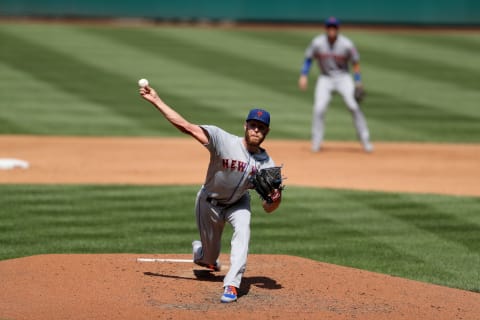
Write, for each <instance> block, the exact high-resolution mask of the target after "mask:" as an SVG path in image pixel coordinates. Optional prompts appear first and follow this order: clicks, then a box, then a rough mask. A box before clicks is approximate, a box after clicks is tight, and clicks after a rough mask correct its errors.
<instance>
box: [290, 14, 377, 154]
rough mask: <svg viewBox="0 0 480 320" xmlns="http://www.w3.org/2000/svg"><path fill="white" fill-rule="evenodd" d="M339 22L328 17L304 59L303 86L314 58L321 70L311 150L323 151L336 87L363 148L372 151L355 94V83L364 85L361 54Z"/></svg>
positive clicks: (306, 85) (316, 91)
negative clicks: (345, 34)
mask: <svg viewBox="0 0 480 320" xmlns="http://www.w3.org/2000/svg"><path fill="white" fill-rule="evenodd" d="M339 26H340V23H339V21H338V19H337V18H335V17H330V18H328V19H327V20H326V21H325V29H326V33H325V34H322V35H318V36H316V37H315V38H314V39H313V40H312V42H311V43H310V45H309V46H308V48H307V49H306V51H305V61H304V64H303V68H302V71H301V75H300V78H299V80H298V86H299V88H300V90H302V91H305V90H306V89H307V87H308V73H309V71H310V67H311V65H312V60H313V59H316V60H317V63H318V66H319V68H320V72H321V74H320V76H319V77H318V80H317V84H316V87H315V96H314V105H313V120H312V151H313V152H318V151H320V148H321V145H322V142H323V137H324V132H325V112H326V110H327V108H328V104H329V102H330V100H331V97H332V92H333V91H337V92H338V93H339V94H340V95H341V96H342V97H343V100H344V101H345V104H346V105H347V107H348V109H349V110H350V111H351V112H352V116H353V121H354V123H355V128H356V130H357V135H358V138H359V139H360V141H361V142H362V144H363V148H364V150H365V151H366V152H372V151H373V145H372V144H371V142H370V134H369V131H368V126H367V121H366V119H365V116H364V115H363V113H362V111H361V110H360V105H359V104H358V102H357V101H356V100H355V96H354V91H355V86H363V85H362V82H361V76H360V63H359V61H360V55H359V54H358V51H357V49H356V48H355V45H354V44H353V42H352V41H351V40H350V39H348V38H347V37H345V36H343V35H341V34H340V33H339V31H338V30H339ZM350 62H351V63H352V68H353V72H354V74H353V79H352V76H351V75H350V71H349V63H350ZM353 80H355V83H354V81H353Z"/></svg>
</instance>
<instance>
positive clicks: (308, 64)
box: [302, 58, 312, 76]
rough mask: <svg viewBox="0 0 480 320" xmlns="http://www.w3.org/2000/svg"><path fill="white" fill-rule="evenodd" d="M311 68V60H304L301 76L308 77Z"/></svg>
mask: <svg viewBox="0 0 480 320" xmlns="http://www.w3.org/2000/svg"><path fill="white" fill-rule="evenodd" d="M311 66H312V58H305V61H304V62H303V67H302V74H303V75H305V76H306V75H308V72H309V71H310V67H311Z"/></svg>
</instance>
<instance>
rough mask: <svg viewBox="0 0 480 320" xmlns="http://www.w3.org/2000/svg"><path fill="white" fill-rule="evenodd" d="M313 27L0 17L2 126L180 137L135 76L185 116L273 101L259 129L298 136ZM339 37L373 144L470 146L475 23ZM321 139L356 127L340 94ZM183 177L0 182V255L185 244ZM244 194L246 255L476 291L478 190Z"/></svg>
mask: <svg viewBox="0 0 480 320" xmlns="http://www.w3.org/2000/svg"><path fill="white" fill-rule="evenodd" d="M318 32H321V30H318ZM315 34H317V31H315V30H285V29H282V30H278V31H275V30H270V31H267V30H262V31H259V30H257V31H254V30H244V29H243V30H240V29H214V28H192V27H182V28H175V27H111V26H110V27H109V26H80V25H60V24H58V25H55V24H44V25H42V24H15V23H4V24H0V43H1V49H0V99H1V101H0V134H32V135H79V136H87V135H88V136H180V135H181V134H180V133H179V132H177V131H176V130H175V129H173V128H172V127H171V126H170V125H169V124H168V123H167V122H166V121H164V120H163V119H162V118H161V116H160V115H157V113H156V111H155V110H153V108H152V107H151V106H150V105H149V104H148V103H146V102H144V101H142V100H141V99H140V98H139V97H138V92H137V91H138V89H137V84H136V82H137V80H138V79H139V78H142V77H145V78H148V79H149V80H150V83H151V84H152V85H153V86H154V87H156V88H157V89H158V91H159V92H160V93H161V94H162V95H163V96H164V98H165V100H166V101H167V102H168V103H169V104H171V105H173V106H175V107H176V108H177V110H179V111H180V112H181V113H182V114H183V115H185V117H186V118H187V119H189V120H191V121H193V122H197V123H209V124H216V125H219V126H221V127H223V128H225V129H227V130H228V131H231V132H232V133H236V134H241V132H242V124H243V119H244V117H245V115H246V113H247V111H248V109H250V108H251V107H252V106H259V107H265V108H267V109H269V110H270V111H271V112H272V133H271V135H270V138H272V139H309V131H310V129H309V127H310V116H311V103H312V98H313V97H312V96H313V84H314V76H315V75H316V74H317V72H313V73H312V75H311V77H310V81H311V85H310V89H309V91H308V92H307V93H302V92H299V91H298V89H297V87H296V83H297V78H298V73H299V69H300V67H301V64H302V60H303V51H304V49H305V47H306V46H307V45H308V43H309V41H310V40H311V38H312V37H313V36H314V35H315ZM345 34H347V35H348V36H350V37H351V38H352V39H353V40H354V41H355V42H356V43H357V46H358V48H359V51H360V54H361V57H362V69H363V72H362V74H363V79H364V83H365V86H366V89H367V91H368V96H367V98H366V101H365V103H364V105H363V109H364V112H365V114H366V117H367V120H368V123H369V126H370V131H371V134H372V138H373V140H374V141H413V142H440V143H479V142H480V126H479V125H478V123H479V120H480V108H479V107H478V101H480V90H479V89H480V85H479V84H478V79H479V78H480V63H478V62H480V61H479V60H480V58H479V56H478V52H480V35H479V34H478V33H476V34H475V33H461V34H456V33H446V34H441V33H421V32H418V33H414V34H412V35H407V34H406V33H388V32H380V31H355V30H346V31H345ZM326 139H329V140H355V139H356V137H355V131H354V128H353V126H352V121H351V118H350V114H349V112H348V111H347V109H346V107H345V106H344V105H343V103H342V101H341V100H340V99H339V98H338V97H335V99H334V100H333V102H332V104H331V106H330V109H329V111H328V115H327V132H326ZM7 151H8V150H7ZM3 153H4V150H0V156H2V154H3ZM352 161H354V159H352ZM197 189H198V186H186V187H169V186H158V187H151V186H150V187H146V186H145V187H142V186H60V185H59V186H40V185H33V186H14V185H0V194H1V196H0V231H1V232H0V259H9V258H14V257H21V256H27V255H35V254H42V253H110V252H130V253H188V252H190V243H191V240H193V239H194V238H197V231H196V226H195V222H194V217H193V205H194V204H193V201H194V196H195V193H196V191H197ZM254 205H255V206H256V210H255V212H254V218H253V222H252V241H251V253H268V254H290V255H297V256H303V257H308V258H311V259H315V260H319V261H324V262H330V263H336V264H340V265H346V266H352V267H357V268H362V269H366V270H371V271H376V272H381V273H387V274H392V275H396V276H401V277H406V278H410V279H416V280H421V281H426V282H430V283H436V284H441V285H446V286H451V287H457V288H463V289H467V290H473V291H480V269H479V268H478V265H479V264H480V232H479V231H480V216H479V215H478V213H479V212H480V199H479V198H475V197H453V196H452V197H449V196H435V195H413V194H397V193H368V192H355V191H348V190H345V191H338V190H327V189H314V188H311V189H307V188H297V187H291V188H288V192H285V201H284V202H283V204H282V207H281V208H280V209H279V210H278V212H276V213H275V214H273V215H266V214H263V213H262V212H261V209H260V208H259V206H258V201H256V202H255V201H254ZM230 232H231V230H230V229H229V228H227V230H226V234H225V235H224V247H223V248H224V249H223V250H224V252H228V250H229V235H230V234H231V233H230Z"/></svg>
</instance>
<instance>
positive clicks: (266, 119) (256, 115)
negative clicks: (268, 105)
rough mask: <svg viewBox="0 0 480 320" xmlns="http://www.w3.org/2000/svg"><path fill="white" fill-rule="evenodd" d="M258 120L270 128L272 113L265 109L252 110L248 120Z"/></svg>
mask: <svg viewBox="0 0 480 320" xmlns="http://www.w3.org/2000/svg"><path fill="white" fill-rule="evenodd" d="M249 120H258V121H260V122H263V123H265V124H266V125H267V126H270V113H268V111H266V110H263V109H252V110H250V112H249V113H248V116H247V120H245V121H249Z"/></svg>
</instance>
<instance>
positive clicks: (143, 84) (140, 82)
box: [138, 79, 148, 88]
mask: <svg viewBox="0 0 480 320" xmlns="http://www.w3.org/2000/svg"><path fill="white" fill-rule="evenodd" d="M138 86H139V87H141V88H144V87H146V86H148V80H147V79H140V80H138Z"/></svg>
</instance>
